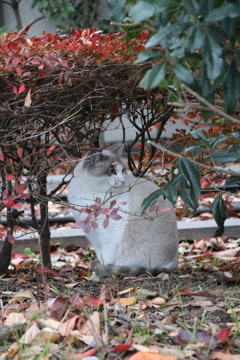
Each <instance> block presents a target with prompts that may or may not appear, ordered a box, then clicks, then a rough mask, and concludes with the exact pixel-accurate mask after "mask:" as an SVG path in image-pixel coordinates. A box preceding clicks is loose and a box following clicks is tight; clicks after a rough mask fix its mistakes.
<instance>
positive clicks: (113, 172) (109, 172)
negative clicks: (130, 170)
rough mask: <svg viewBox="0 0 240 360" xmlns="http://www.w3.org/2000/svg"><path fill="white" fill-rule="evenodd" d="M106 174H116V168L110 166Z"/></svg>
mask: <svg viewBox="0 0 240 360" xmlns="http://www.w3.org/2000/svg"><path fill="white" fill-rule="evenodd" d="M108 174H109V175H116V174H117V172H116V169H115V168H114V167H113V166H112V167H111V168H110V169H109V170H108Z"/></svg>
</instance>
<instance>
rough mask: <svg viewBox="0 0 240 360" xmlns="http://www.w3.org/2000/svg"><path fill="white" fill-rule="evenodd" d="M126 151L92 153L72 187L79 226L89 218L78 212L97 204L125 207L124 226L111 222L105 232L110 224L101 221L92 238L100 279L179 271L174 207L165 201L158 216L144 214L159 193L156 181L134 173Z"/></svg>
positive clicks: (75, 174)
mask: <svg viewBox="0 0 240 360" xmlns="http://www.w3.org/2000/svg"><path fill="white" fill-rule="evenodd" d="M122 151H123V147H120V148H119V147H116V146H112V147H109V148H107V149H105V150H102V151H99V152H95V153H88V154H87V155H86V156H85V157H84V158H83V159H82V160H80V162H79V163H78V165H77V166H76V167H75V169H74V172H73V178H72V180H71V182H70V184H69V187H68V200H69V203H70V204H71V205H72V206H73V207H74V208H75V210H73V213H74V217H75V220H76V221H77V222H79V221H80V222H81V221H83V220H84V219H85V218H86V216H87V215H86V213H80V212H79V211H78V209H79V210H80V209H82V208H83V207H86V206H89V205H91V204H95V199H96V198H100V199H102V200H103V201H105V206H106V205H108V206H109V204H110V203H111V202H112V201H113V200H114V199H115V200H116V201H117V203H116V206H118V207H119V210H118V214H119V215H120V216H121V219H120V220H114V219H111V218H110V219H109V220H110V221H109V226H108V227H107V228H105V229H104V228H103V220H104V219H97V220H96V221H97V223H98V228H93V229H92V230H91V231H90V232H89V234H88V239H89V241H90V243H91V244H92V245H93V247H94V249H95V252H96V255H97V259H98V261H97V265H96V264H95V265H94V270H95V273H96V275H97V276H98V277H106V276H109V275H120V274H125V275H131V276H132V275H134V276H136V275H139V274H141V273H151V274H152V275H157V274H159V273H160V272H161V271H167V272H174V271H177V270H178V265H177V253H178V234H177V223H176V218H175V212H174V209H173V207H172V204H171V203H170V202H169V201H168V200H164V199H163V198H162V197H160V198H159V200H158V202H157V204H158V209H157V212H156V211H155V213H150V214H149V216H143V215H142V214H141V203H142V201H143V199H144V198H146V197H147V196H148V195H149V194H150V193H152V192H153V191H155V190H157V189H159V188H158V186H157V185H156V184H154V183H152V182H151V181H150V180H147V179H145V178H136V177H134V176H133V175H132V174H130V173H128V172H127V171H126V168H125V166H124V164H123V162H122V156H121V155H122ZM161 210H162V211H161ZM120 216H119V217H120ZM100 217H101V216H100ZM119 217H118V218H119Z"/></svg>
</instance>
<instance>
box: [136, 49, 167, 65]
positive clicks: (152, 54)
mask: <svg viewBox="0 0 240 360" xmlns="http://www.w3.org/2000/svg"><path fill="white" fill-rule="evenodd" d="M161 57H162V53H161V52H160V51H158V50H148V51H145V52H142V53H140V54H139V55H138V57H137V60H136V61H135V64H138V63H141V62H145V61H148V60H152V59H161Z"/></svg>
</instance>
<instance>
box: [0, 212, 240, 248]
mask: <svg viewBox="0 0 240 360" xmlns="http://www.w3.org/2000/svg"><path fill="white" fill-rule="evenodd" d="M216 229H217V226H216V223H215V221H214V220H200V221H199V220H198V221H178V235H179V239H180V240H182V239H190V240H194V239H196V240H198V239H201V238H203V237H214V233H215V231H216ZM239 234H240V219H238V218H231V219H227V220H226V222H225V233H224V236H227V237H239ZM14 236H15V238H16V241H15V244H14V245H13V251H14V252H17V253H23V252H24V249H25V248H26V247H29V248H30V249H31V250H32V251H38V250H39V245H38V233H37V232H32V233H24V232H17V233H15V234H14ZM51 242H52V243H53V244H56V243H59V244H60V246H62V247H67V246H70V245H73V246H77V247H86V246H87V245H88V244H89V243H88V240H87V238H86V236H85V234H84V232H83V231H82V230H81V229H79V228H69V227H62V228H59V229H57V230H52V231H51ZM2 244H3V240H1V241H0V248H2Z"/></svg>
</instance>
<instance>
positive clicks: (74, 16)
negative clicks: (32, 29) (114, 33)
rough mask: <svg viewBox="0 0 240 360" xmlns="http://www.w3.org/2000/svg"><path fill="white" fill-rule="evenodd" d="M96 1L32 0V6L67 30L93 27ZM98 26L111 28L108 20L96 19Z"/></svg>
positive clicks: (96, 9)
mask: <svg viewBox="0 0 240 360" xmlns="http://www.w3.org/2000/svg"><path fill="white" fill-rule="evenodd" d="M98 3H99V0H88V1H84V0H33V1H32V7H37V8H38V10H39V11H40V12H41V13H42V15H43V16H44V17H46V18H49V19H51V20H54V21H59V24H58V25H57V27H58V28H60V29H63V30H64V31H65V32H69V29H70V28H71V27H74V28H76V29H77V28H83V29H85V28H91V27H93V22H94V21H97V20H98V16H99V12H98ZM122 5H123V1H122ZM119 7H120V6H119ZM98 27H99V28H102V29H104V30H110V31H111V30H112V28H111V27H110V24H109V21H104V20H103V21H98Z"/></svg>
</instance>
